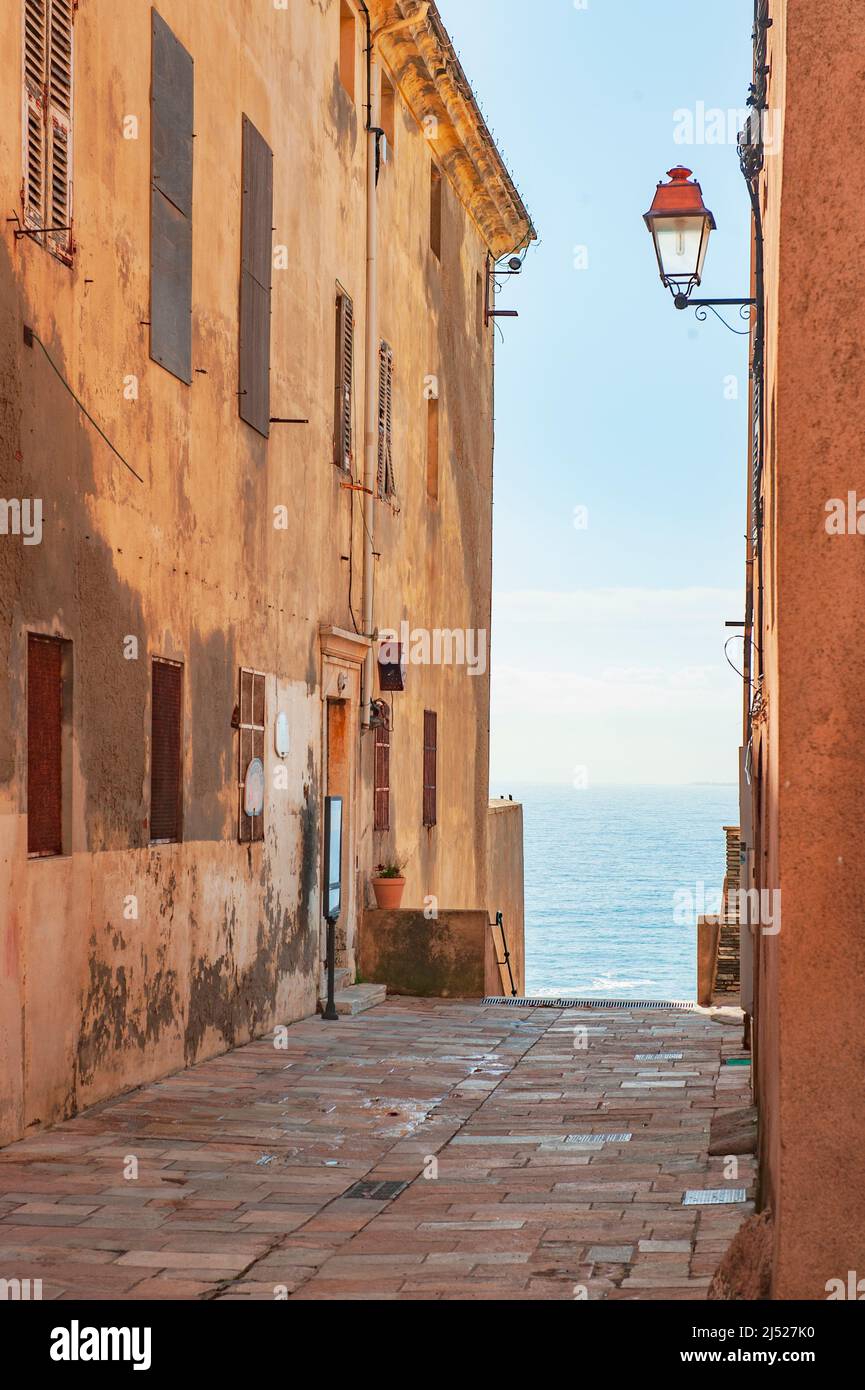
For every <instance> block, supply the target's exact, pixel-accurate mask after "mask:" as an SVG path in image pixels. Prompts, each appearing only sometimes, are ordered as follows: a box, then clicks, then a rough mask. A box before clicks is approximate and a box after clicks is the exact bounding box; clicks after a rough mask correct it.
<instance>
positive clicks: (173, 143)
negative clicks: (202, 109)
mask: <svg viewBox="0 0 865 1390" xmlns="http://www.w3.org/2000/svg"><path fill="white" fill-rule="evenodd" d="M152 14H153V27H152V49H151V63H152V68H151V88H150V119H151V129H150V158H151V179H152V187H151V192H150V356H151V357H152V358H153V360H154V362H158V363H159V364H160V366H162V367H165V369H166V371H169V372H171V373H172V374H173V375H174V376H176V377H179V378H180V380H181V381H185V382H187V383H191V381H192V134H193V132H192V121H193V62H192V58H191V56H190V54H189V53H187V51H186V49H185V48H184V47H183V45H182V44H181V43H179V42H178V40H177V39H176V38H175V37H174V34H173V33H172V32H171V30H170V29H169V27H168V25H167V24H166V23H165V21H164V19H162V18H161V17H160V15H158V14H157V13H156V10H154V11H153V12H152Z"/></svg>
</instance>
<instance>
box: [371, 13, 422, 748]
mask: <svg viewBox="0 0 865 1390" xmlns="http://www.w3.org/2000/svg"><path fill="white" fill-rule="evenodd" d="M358 3H359V5H360V8H361V10H362V11H363V15H364V20H365V23H366V93H367V100H366V131H367V168H366V352H365V359H364V373H365V377H364V379H365V381H366V415H365V420H364V448H363V530H364V535H363V634H364V636H365V637H369V638H373V637H374V636H375V622H374V604H375V571H374V566H375V485H376V471H377V470H376V453H377V448H378V356H379V341H378V198H377V193H376V187H377V183H378V142H379V140H380V138H381V136H382V135H383V134H384V132H383V131H382V130H381V128H380V123H381V68H380V67H379V65H378V63H377V62H376V55H375V44H376V41H377V40H378V39H380V38H382V36H383V35H385V34H393V33H395V32H396V31H397V30H399V29H405V28H408V27H409V26H410V25H414V24H417V23H419V22H421V21H422V20H424V19H426V17H427V13H428V11H429V0H422V3H421V4H420V5H418V6H417V8H416V9H415V11H414V12H413V14H412V15H411V18H408V19H397V20H394V21H393V22H392V23H391V24H386V25H383V26H382V28H380V29H378V30H376V32H375V34H373V30H372V21H371V19H370V13H369V8H368V6H367V5H366V4H365V3H364V0H358ZM374 657H375V654H374V651H373V649H372V647H370V649H369V651H368V652H367V654H366V657H365V659H364V663H363V674H362V678H361V728H362V729H368V728H369V725H370V717H371V712H372V711H371V704H372V690H373V674H374Z"/></svg>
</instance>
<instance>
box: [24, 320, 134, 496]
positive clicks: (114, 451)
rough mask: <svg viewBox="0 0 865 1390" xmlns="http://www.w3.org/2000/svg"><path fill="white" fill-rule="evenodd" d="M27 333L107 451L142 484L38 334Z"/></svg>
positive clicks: (31, 331)
mask: <svg viewBox="0 0 865 1390" xmlns="http://www.w3.org/2000/svg"><path fill="white" fill-rule="evenodd" d="M28 332H29V333H30V335H31V337H32V338H33V339H34V341H35V342H37V343H38V344H39V346H40V347H41V349H42V351H43V352H44V354H45V356H46V358H47V360H48V364H49V366H50V367H51V370H52V371H53V372H54V373H55V375H56V376H57V377H58V378H59V380H60V381H61V382H62V383H63V385H64V386H65V387H66V390H67V391H68V392H69V394H70V396H71V397H72V399H73V401H74V402H75V404H76V405H77V406H78V409H79V410H80V411H81V413H82V415H84V416H85V418H86V419H88V420H89V421H90V423H91V425H92V426H93V428H94V429H95V430H96V433H97V434H99V435H101V437H102V438H103V439H104V440H105V443H106V444H107V445H108V447H109V449H110V450H111V452H112V454H116V455H117V457H118V458H119V459H120V462H121V463H122V464H123V467H124V468H128V469H129V472H130V473H131V474H132V476H133V478H137V479H138V481H139V483H143V482H144V479H143V478H142V476H141V474H140V473H136V471H135V469H134V468H133V467H132V464H131V463H127V461H126V459H125V458H124V457H123V455H122V454H121V452H120V450H119V449H117V448H115V446H114V445H113V444H112V443H111V440H110V439H109V438H108V435H107V434H106V433H105V431H104V430H103V429H102V428H101V427H100V426H99V425H97V423H96V421H95V420H94V418H93V416H92V415H91V414H90V411H89V410H88V409H87V407H86V405H84V403H83V401H80V400H79V399H78V397H77V396H76V394H75V392H74V391H73V390H72V387H71V386H70V385H69V382H68V381H67V380H66V378H65V376H64V375H63V373H62V372H61V370H60V368H59V367H58V366H57V364H56V363H55V362H54V360H53V359H52V357H51V354H50V352H49V351H48V349H47V347H46V346H45V344H44V343H43V341H42V339H41V338H40V337H39V334H38V333H36V332H35V330H34V329H32V328H30V329H28Z"/></svg>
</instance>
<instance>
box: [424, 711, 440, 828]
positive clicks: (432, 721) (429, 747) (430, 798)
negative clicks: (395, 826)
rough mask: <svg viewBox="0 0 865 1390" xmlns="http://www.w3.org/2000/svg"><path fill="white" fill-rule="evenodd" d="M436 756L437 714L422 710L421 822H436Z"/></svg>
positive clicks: (426, 823)
mask: <svg viewBox="0 0 865 1390" xmlns="http://www.w3.org/2000/svg"><path fill="white" fill-rule="evenodd" d="M437 758H438V715H437V714H436V713H435V712H434V711H433V710H430V709H425V710H424V712H423V823H424V825H435V823H436V762H437Z"/></svg>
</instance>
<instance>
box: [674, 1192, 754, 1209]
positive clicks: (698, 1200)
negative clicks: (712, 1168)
mask: <svg viewBox="0 0 865 1390" xmlns="http://www.w3.org/2000/svg"><path fill="white" fill-rule="evenodd" d="M747 1200H748V1194H747V1193H746V1191H745V1189H744V1187H696V1188H691V1189H690V1191H688V1192H686V1193H685V1195H684V1197H683V1198H682V1206H683V1207H723V1206H726V1205H727V1204H728V1203H730V1202H747Z"/></svg>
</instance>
